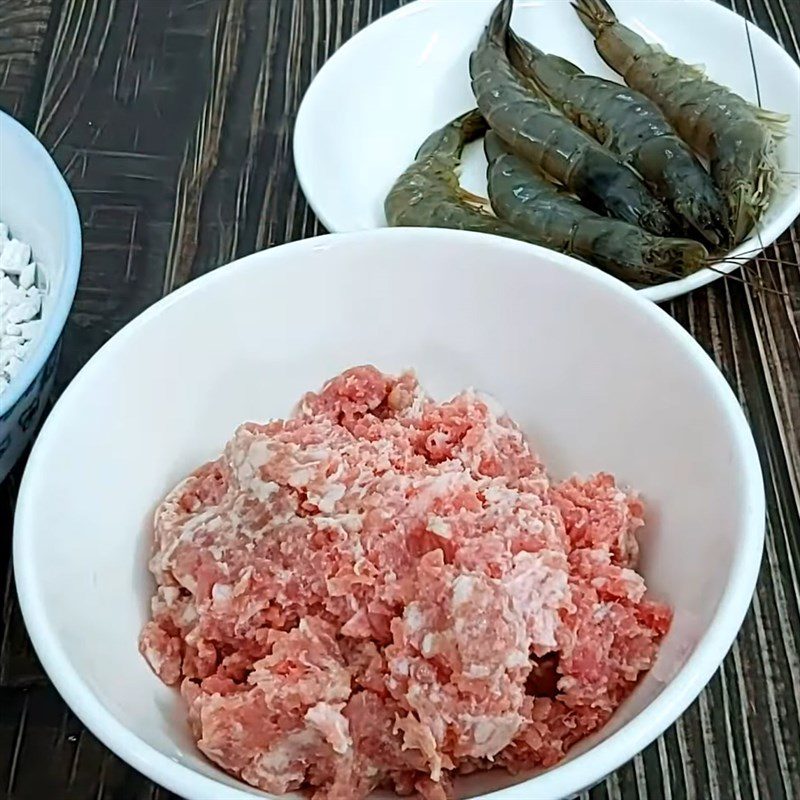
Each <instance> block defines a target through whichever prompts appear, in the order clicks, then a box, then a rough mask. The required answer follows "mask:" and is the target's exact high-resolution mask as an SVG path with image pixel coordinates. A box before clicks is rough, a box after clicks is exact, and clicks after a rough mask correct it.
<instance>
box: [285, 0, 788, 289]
mask: <svg viewBox="0 0 800 800" xmlns="http://www.w3.org/2000/svg"><path fill="white" fill-rule="evenodd" d="M482 1H483V2H485V3H487V6H488V7H489V10H491V7H492V5H493V2H496V0H482ZM441 2H442V0H413V1H412V2H410V3H407V4H406V5H403V6H400V7H399V8H396V9H395V10H394V11H390V12H389V13H388V14H385V15H384V16H382V17H379V18H378V19H376V20H373V21H372V22H371V23H370V24H369V25H367V26H365V27H364V28H362V29H361V30H359V31H358V32H357V33H355V34H354V35H353V36H351V37H350V38H349V39H348V40H347V41H346V42H344V43H343V44H342V45H341V46H340V47H338V48H337V49H336V50H335V51H334V52H333V53H331V55H330V56H329V57H328V58H327V59H326V61H325V63H324V64H323V65H322V66H321V67H320V69H319V70H318V72H317V73H316V75H314V77H313V79H312V81H311V83H310V84H309V86H308V88H307V89H306V91H305V93H304V95H303V97H302V99H301V101H300V106H299V108H298V109H297V118H296V120H295V126H294V133H293V135H292V157H293V159H294V164H295V170H296V172H297V181H298V183H299V184H300V189H301V191H302V192H303V196H304V197H305V199H306V202H307V203H308V205H309V207H310V208H311V210H312V211H313V212H314V214H315V215H316V217H317V219H318V220H319V221H320V222H321V223H322V225H323V227H324V228H325V229H326V230H328V231H330V232H331V233H348V232H354V231H355V230H356V229H355V228H354V227H353V226H352V224H350V222H349V221H348V220H347V218H346V217H347V215H346V214H345V215H342V214H341V213H340V212H339V211H337V210H335V209H331V208H328V209H322V208H320V207H319V196H320V193H319V192H318V191H317V188H316V187H317V186H318V185H319V175H320V171H319V168H318V167H319V163H320V161H319V159H318V158H317V157H316V155H315V153H314V150H313V144H314V142H315V140H316V138H317V134H316V133H315V130H316V129H315V128H313V127H312V126H311V124H310V122H308V121H307V119H306V118H307V117H309V115H310V114H311V113H312V111H311V109H313V108H314V107H315V106H316V105H317V103H318V99H317V98H318V97H325V96H329V95H330V94H331V93H333V94H335V92H336V90H337V86H336V80H335V75H336V70H338V69H339V68H340V67H341V65H342V64H344V63H347V61H348V60H349V61H352V60H353V58H355V57H356V54H357V52H358V51H357V47H358V46H359V45H360V43H361V42H362V41H363V40H364V39H365V38H367V37H369V36H374V35H376V34H378V33H379V32H381V31H383V29H384V27H390V26H391V25H392V24H394V23H396V22H397V21H398V20H399V19H402V18H405V17H407V16H411V15H414V14H421V13H424V12H426V11H428V10H430V9H431V7H433V6H436V5H438V4H440V3H441ZM683 2H684V5H685V6H691V5H693V4H701V5H704V6H706V7H710V8H713V9H714V13H717V12H719V13H721V14H722V15H723V16H724V15H731V16H733V17H736V18H737V19H738V20H739V21H740V22H741V23H742V24H743V26H744V27H745V29H746V30H747V31H748V35H749V36H750V37H752V38H753V39H759V40H762V39H763V40H765V44H766V45H767V46H770V49H771V50H773V51H774V52H775V55H776V57H778V58H779V59H780V60H781V62H782V63H783V65H784V68H785V72H786V74H787V75H791V76H792V79H793V84H792V86H791V88H790V90H789V91H791V89H792V88H793V89H794V90H795V91H798V92H800V66H799V65H798V64H797V63H796V62H795V61H794V59H793V58H792V57H791V56H790V55H789V53H788V52H786V50H785V49H784V48H783V47H782V46H781V45H780V44H779V43H778V42H777V41H776V40H775V39H774V38H773V37H772V36H770V35H769V34H768V33H767V32H766V31H764V30H762V29H761V28H760V27H758V25H756V24H754V23H752V22H750V20H747V19H745V18H744V17H743V16H741V14H737V13H736V12H735V11H733V10H731V9H729V8H726V7H725V6H723V5H720V4H719V3H718V2H716V0H683ZM487 13H488V12H487ZM487 19H488V16H487ZM476 36H477V33H476ZM332 76H333V77H332ZM620 85H621V86H624V84H620ZM464 110H465V111H466V110H467V109H464ZM798 215H800V189H798V190H796V191H793V192H791V193H787V195H786V197H785V199H784V201H783V209H782V210H781V211H780V213H779V214H778V216H777V217H776V218H775V219H774V220H772V222H771V223H770V224H769V225H767V226H761V230H756V231H753V232H751V233H750V234H749V235H748V237H747V238H746V239H745V240H744V241H743V242H741V243H740V244H738V245H736V247H734V248H733V249H732V250H731V251H730V252H729V253H726V254H725V256H724V257H721V260H720V261H719V262H718V263H717V264H715V266H714V268H713V269H712V268H710V267H704V268H703V269H700V270H697V272H694V273H692V274H691V275H686V276H685V277H683V278H676V279H675V280H671V281H665V282H663V283H659V284H656V285H654V286H645V287H644V288H642V289H639V290H638V291H639V292H640V293H641V294H642V295H643V296H644V297H647V298H648V299H650V300H652V301H653V302H654V303H664V302H667V301H668V300H672V299H674V298H676V297H681V296H682V295H684V294H688V293H689V292H692V291H694V290H695V289H700V288H702V287H703V286H706V285H708V284H709V283H713V282H714V281H716V280H718V279H719V278H723V277H725V276H726V275H730V274H731V273H734V272H735V271H736V270H738V269H740V268H741V267H742V266H743V264H745V263H749V262H750V261H754V260H755V259H756V258H757V257H758V256H759V255H761V254H762V253H763V252H765V251H766V248H767V247H771V246H772V245H773V244H775V243H776V242H777V240H778V239H779V238H780V237H781V236H782V235H783V234H784V233H785V232H786V231H787V230H788V229H789V228H790V227H791V225H792V223H793V222H794V220H795V219H796V218H797V217H798ZM384 224H385V223H384ZM358 230H374V228H359V229H358ZM766 239H769V240H770V241H769V243H768V244H766V245H763V246H762V242H763V241H764V240H766ZM531 246H534V247H535V246H536V245H531ZM754 248H755V251H754ZM744 256H746V258H744ZM594 268H595V269H598V270H599V269H600V267H594Z"/></svg>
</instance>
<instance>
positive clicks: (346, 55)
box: [294, 0, 800, 301]
mask: <svg viewBox="0 0 800 800" xmlns="http://www.w3.org/2000/svg"><path fill="white" fill-rule="evenodd" d="M497 2H498V0H417V2H415V3H410V4H409V5H406V6H403V7H402V8H400V9H398V10H397V11H394V12H392V13H391V14H388V15H387V16H385V17H383V18H382V19H380V20H378V21H377V22H375V23H373V24H372V25H370V26H368V27H367V28H365V29H364V30H363V31H361V32H360V33H358V34H357V35H356V36H354V37H353V38H352V39H350V40H349V41H348V42H347V43H346V44H345V45H344V46H343V47H342V48H340V49H339V50H338V51H337V52H336V53H335V54H334V55H333V57H332V58H331V59H330V60H329V61H328V62H327V63H326V64H325V66H324V67H323V68H322V69H321V70H320V72H319V74H318V75H317V77H316V78H315V79H314V81H313V83H312V84H311V86H310V87H309V89H308V92H307V93H306V96H305V97H304V98H303V102H302V104H301V106H300V110H299V112H298V115H297V125H296V127H295V134H294V160H295V166H296V168H297V175H298V177H299V180H300V185H301V186H302V188H303V192H304V193H305V196H306V198H307V199H308V202H309V204H310V205H311V207H312V208H313V210H314V212H315V213H316V215H317V216H318V217H319V219H320V220H321V222H322V224H323V225H324V226H325V227H326V228H327V229H328V230H330V231H337V232H341V231H355V230H365V229H369V228H379V227H383V226H384V225H386V218H385V216H384V213H383V201H384V198H385V197H386V194H387V192H388V191H389V189H390V188H391V186H392V184H393V183H394V181H395V179H396V178H397V177H398V176H399V175H400V173H402V171H403V170H404V169H405V168H406V167H407V166H408V165H409V164H410V163H411V162H412V161H413V160H414V155H415V153H416V151H417V149H418V148H419V146H420V145H421V144H422V142H423V140H424V139H425V138H426V137H427V136H428V134H429V133H431V132H432V131H434V130H435V129H437V128H439V127H440V126H442V125H444V124H445V123H447V122H448V121H450V120H451V119H452V118H453V117H455V116H456V115H457V114H460V113H462V112H464V111H467V110H468V109H470V108H473V107H474V106H475V99H474V97H473V94H472V90H471V89H470V81H469V66H468V64H469V54H470V52H471V51H472V50H473V48H474V47H475V45H476V44H477V42H478V38H479V36H480V34H481V32H482V31H483V29H484V27H485V25H486V23H487V21H488V19H489V16H490V15H491V12H492V9H493V8H494V7H495V6H496V5H497ZM611 5H612V6H613V7H614V9H615V10H616V11H617V12H618V14H619V17H620V20H621V21H622V22H623V23H625V24H626V25H629V26H630V27H632V28H633V29H634V30H636V31H638V32H639V33H641V34H642V35H643V36H644V37H645V38H647V39H648V40H650V41H653V42H658V43H660V44H662V45H663V46H664V47H665V48H666V49H667V50H668V51H669V52H671V53H673V54H674V55H676V56H678V57H680V58H683V59H685V60H687V61H688V62H689V63H690V64H703V65H705V67H706V68H707V72H708V75H709V76H710V77H711V78H713V79H714V80H716V81H719V82H720V83H723V84H725V85H727V86H730V87H731V88H732V89H733V90H734V91H736V92H739V93H740V94H741V95H742V96H743V97H745V98H747V99H748V100H753V101H755V100H756V99H757V98H758V91H757V89H756V82H755V79H754V73H753V66H752V63H755V66H756V70H757V75H758V83H759V87H760V92H761V101H762V104H763V106H764V107H765V108H769V109H772V110H774V111H781V112H784V113H787V114H790V115H791V121H790V125H789V135H788V136H787V137H786V139H784V140H783V142H781V144H780V147H779V161H780V164H781V168H782V170H784V171H785V174H784V175H783V176H782V184H781V187H780V190H779V191H778V193H777V194H776V196H775V197H774V198H773V200H772V204H771V206H770V208H769V209H768V211H767V213H766V214H765V216H764V219H763V220H762V223H761V230H760V231H759V233H758V235H753V236H751V237H750V238H749V239H748V240H746V241H745V242H743V243H742V244H741V245H739V247H737V248H736V249H735V250H734V251H733V252H732V255H733V256H740V255H741V254H743V253H747V254H749V255H750V256H751V257H752V256H753V255H755V253H757V252H758V250H759V249H761V248H762V247H765V246H767V245H769V244H771V243H772V242H774V241H775V240H776V239H777V238H778V236H780V235H781V233H783V232H784V231H785V230H786V229H787V228H788V227H789V226H790V225H791V224H792V222H793V221H794V219H795V218H796V217H797V215H798V214H800V188H798V175H800V68H798V66H797V64H796V63H795V62H794V61H793V60H792V58H791V57H790V56H789V55H788V54H787V53H786V52H785V51H784V50H783V49H782V48H781V47H780V45H778V44H777V43H776V42H774V41H773V40H772V39H771V38H770V37H769V36H767V34H765V33H764V32H763V31H762V30H760V29H759V28H757V27H756V26H755V25H750V24H748V23H746V22H745V20H744V19H743V18H742V17H740V16H738V15H736V14H734V13H732V12H731V11H729V10H728V9H726V8H723V7H722V6H721V5H719V3H717V2H714V0H681V1H680V2H679V0H611ZM511 22H512V25H513V27H514V29H515V30H516V31H517V32H518V33H519V34H520V35H522V36H524V37H525V38H527V39H529V40H530V41H531V42H533V44H535V45H537V46H539V47H540V48H542V49H543V50H545V51H547V52H550V53H555V54H557V55H560V56H563V57H565V58H568V59H569V60H571V61H573V62H575V63H576V64H578V65H579V66H580V67H582V68H583V69H585V70H586V71H587V72H590V73H592V74H595V75H601V76H603V77H606V78H611V79H612V80H620V78H619V76H618V75H616V74H615V73H613V72H612V71H611V70H610V69H609V68H608V67H607V66H606V65H605V63H604V62H603V60H602V59H601V58H600V56H598V55H597V53H596V52H595V49H594V42H593V40H592V37H591V36H590V35H589V33H588V32H587V31H586V30H585V28H584V27H583V25H582V24H581V23H580V21H579V19H578V17H577V15H576V13H575V11H574V10H573V9H572V7H571V5H570V3H569V0H516V2H515V4H514V15H513V17H512V20H511ZM748 31H749V36H750V41H751V42H752V47H753V58H752V62H751V58H750V50H749V45H748ZM462 184H463V185H464V186H466V187H467V188H468V189H471V190H472V191H474V192H476V193H477V194H479V195H482V196H484V197H485V196H486V159H485V158H484V155H483V149H482V146H481V144H480V143H477V144H475V145H472V146H470V147H469V148H468V149H467V151H466V153H465V158H464V165H463V173H462ZM738 261H739V262H741V258H739V260H738ZM738 266H739V264H738V263H737V262H725V263H723V264H719V265H717V267H716V269H717V270H719V271H724V272H730V271H732V270H734V269H737V268H738ZM719 271H711V270H708V269H705V270H701V271H699V272H697V273H695V274H694V275H690V276H689V277H686V278H683V279H681V280H678V281H671V282H669V283H665V284H662V285H660V286H654V287H648V288H646V289H642V293H643V294H644V295H645V296H646V297H649V298H650V299H651V300H656V301H662V300H667V299H670V298H672V297H676V296H678V295H681V294H684V293H685V292H688V291H691V290H692V289H696V288H698V287H700V286H703V285H704V284H707V283H709V282H710V281H713V280H715V279H716V278H718V277H719V276H720V275H719Z"/></svg>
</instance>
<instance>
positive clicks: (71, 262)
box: [0, 111, 81, 417]
mask: <svg viewBox="0 0 800 800" xmlns="http://www.w3.org/2000/svg"><path fill="white" fill-rule="evenodd" d="M6 128H7V130H5V129H6ZM0 129H2V130H3V132H4V133H5V134H10V135H11V136H15V137H17V138H18V139H19V140H20V141H22V142H23V146H24V147H27V148H28V149H29V150H30V151H31V152H32V153H33V155H34V157H36V158H38V159H39V160H40V161H41V162H42V163H43V164H44V166H45V169H46V170H47V171H48V173H49V175H50V177H51V178H52V179H53V182H54V184H55V187H56V191H57V192H58V194H59V195H60V196H61V203H62V206H63V208H64V214H65V222H66V226H67V238H66V242H65V248H64V274H63V276H62V279H61V284H60V286H59V290H58V292H57V293H56V295H55V298H54V301H55V302H54V303H53V305H52V307H51V309H50V311H49V313H48V314H47V319H46V320H45V324H44V330H43V331H42V333H41V335H40V337H39V339H38V341H37V342H35V344H34V348H33V352H32V353H31V354H30V356H29V357H27V358H26V359H25V360H24V361H23V362H22V368H21V369H20V371H19V372H18V373H17V374H16V375H15V376H14V378H13V379H12V380H11V382H10V383H9V385H8V387H7V388H6V389H5V391H4V392H3V393H2V394H0V417H3V416H4V415H5V414H6V412H7V411H9V410H10V409H11V408H13V407H14V405H15V404H16V403H17V401H18V400H19V399H20V397H22V396H23V395H24V394H25V392H26V391H27V390H28V388H29V387H30V385H31V384H32V383H33V382H34V380H36V376H37V375H38V374H39V372H41V370H42V368H43V367H44V365H45V362H46V361H47V359H48V358H49V357H50V354H51V353H52V352H53V350H54V349H55V347H56V344H57V342H58V340H59V339H60V338H61V334H62V332H63V330H64V326H65V325H66V322H67V317H68V316H69V311H70V309H71V308H72V303H73V301H74V299H75V293H76V291H77V289H78V278H79V277H80V272H81V221H80V217H79V215H78V207H77V205H76V204H75V198H74V197H73V196H72V192H70V190H69V186H68V185H67V182H66V180H65V179H64V176H63V175H62V174H61V171H60V170H59V168H58V166H57V165H56V162H55V161H54V160H53V158H52V156H51V155H50V153H48V151H47V149H46V148H45V146H44V145H43V144H42V143H41V142H40V141H39V140H38V139H37V138H36V136H34V134H32V133H31V132H30V131H29V130H28V129H27V128H26V127H25V126H24V125H23V124H22V123H21V122H18V121H17V120H15V119H14V117H12V116H11V115H10V114H7V113H5V112H4V111H0Z"/></svg>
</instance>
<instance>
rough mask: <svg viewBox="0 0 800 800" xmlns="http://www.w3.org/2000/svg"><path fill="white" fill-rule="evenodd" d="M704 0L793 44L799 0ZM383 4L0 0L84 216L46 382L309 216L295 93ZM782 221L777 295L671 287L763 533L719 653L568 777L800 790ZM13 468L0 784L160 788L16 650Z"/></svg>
mask: <svg viewBox="0 0 800 800" xmlns="http://www.w3.org/2000/svg"><path fill="white" fill-rule="evenodd" d="M723 2H724V4H725V5H727V6H729V7H733V8H734V9H735V10H737V11H738V12H739V13H741V14H742V15H744V16H746V17H747V18H748V19H751V20H755V21H756V23H757V24H759V25H760V26H761V27H762V28H763V29H764V30H766V31H767V32H768V33H769V34H770V35H771V36H773V37H774V38H775V39H777V40H778V41H779V42H780V43H781V44H782V45H783V46H784V47H785V48H786V49H787V50H788V52H789V53H790V54H791V55H792V56H793V57H794V58H795V59H797V58H798V57H799V56H800V50H799V49H798V39H800V0H723ZM401 3H402V0H0V107H2V108H3V109H4V110H6V111H8V112H10V113H11V114H13V115H14V116H15V117H17V118H18V119H20V120H21V121H22V122H24V123H25V124H26V125H27V126H28V127H29V128H31V129H32V130H34V131H35V132H36V134H37V135H38V136H39V137H40V138H41V140H42V141H43V142H44V143H45V145H46V146H47V147H48V148H49V149H50V151H51V152H52V153H53V155H54V157H55V159H56V161H57V162H58V164H59V166H60V167H61V168H62V169H63V171H64V172H65V174H66V176H67V180H68V181H69V183H70V185H71V187H72V190H73V192H74V193H75V196H76V198H77V201H78V205H79V207H80V212H81V216H82V219H83V233H84V260H83V275H82V278H81V284H80V287H79V289H78V295H77V299H76V302H75V306H74V308H73V310H72V315H71V317H70V320H69V324H68V326H67V329H66V340H65V346H64V354H63V358H62V362H61V367H60V373H59V387H60V388H63V387H64V386H65V385H66V383H67V382H68V381H69V380H70V378H72V376H73V375H74V374H75V373H76V372H77V370H78V369H79V368H80V367H81V366H82V365H83V364H84V362H85V361H86V360H87V359H88V358H89V356H91V354H92V353H93V352H94V351H95V350H96V349H97V348H98V347H99V346H100V345H101V344H102V343H103V342H104V341H105V340H106V339H108V338H109V337H110V336H111V335H112V334H113V333H114V332H115V331H117V330H118V329H119V328H120V327H121V326H122V325H123V324H125V323H126V322H127V321H128V320H130V319H131V318H132V317H133V316H134V315H136V314H138V313H139V312H140V311H141V310H142V309H144V308H146V307H147V306H148V305H150V304H151V303H152V302H153V301H155V300H157V299H158V298H159V297H161V296H162V295H163V294H165V293H167V292H169V291H171V290H172V289H174V288H175V287H177V286H179V285H181V284H182V283H185V282H186V281H188V280H190V279H191V278H193V277H195V276H197V275H200V274H202V273H204V272H207V271H208V270H210V269H213V268H214V267H216V266H217V265H219V264H222V263H225V262H227V261H230V260H232V259H234V258H237V257H239V256H242V255H244V254H246V253H250V252H252V251H253V250H258V249H261V248H264V247H269V246H270V245H273V244H279V243H281V242H285V241H288V240H291V239H299V238H302V237H306V236H312V235H314V234H316V233H319V232H320V231H321V227H320V226H319V224H318V223H317V222H316V220H315V219H314V217H313V215H312V213H311V212H310V211H309V209H308V207H307V206H306V203H305V201H304V199H303V196H302V194H301V193H300V190H299V188H298V185H297V181H296V179H295V173H294V167H293V164H292V157H291V137H292V126H293V121H294V118H295V113H296V111H297V107H298V104H299V102H300V99H301V97H302V95H303V92H304V91H305V88H306V87H307V86H308V84H309V82H310V80H311V78H312V76H313V75H314V74H315V72H316V71H317V70H318V69H319V67H320V66H321V65H322V63H323V62H324V61H325V59H326V58H328V56H329V55H330V54H331V53H333V51H334V50H335V49H336V48H337V47H339V45H341V44H342V42H344V41H345V40H346V39H347V38H348V37H350V36H351V35H352V34H353V33H355V32H356V31H358V30H359V29H360V28H362V27H364V26H365V25H367V24H368V23H369V22H371V21H372V20H373V19H375V18H377V17H379V16H381V15H382V14H385V13H387V12H388V11H391V10H392V9H393V8H395V7H396V6H398V5H400V4H401ZM709 35H710V36H713V32H711V31H710V32H709ZM746 57H747V55H746V54H744V53H743V54H742V58H746ZM799 236H800V226H797V225H795V227H794V228H793V230H792V231H791V232H790V233H788V234H786V235H785V236H784V237H783V238H782V240H781V246H780V247H771V248H769V252H768V257H769V258H770V259H774V260H775V263H772V264H769V265H768V264H767V262H766V261H763V260H762V261H760V262H759V263H758V264H757V269H758V271H759V272H760V273H761V275H762V279H763V281H764V282H765V283H767V282H774V284H775V285H776V286H778V287H780V289H781V290H782V292H783V293H784V296H781V295H779V294H775V293H765V292H762V291H757V290H755V289H753V288H751V287H747V286H744V285H742V284H741V283H737V282H735V281H730V280H729V281H718V282H716V283H715V284H714V285H713V286H711V287H710V288H708V289H704V290H701V291H698V292H695V293H694V294H692V295H691V296H689V297H684V298H681V299H680V300H677V301H675V302H673V303H671V304H670V305H669V311H670V312H671V313H672V314H673V315H674V316H675V317H676V318H677V319H678V320H679V321H680V322H681V323H682V324H683V325H685V326H686V327H687V328H688V329H689V330H690V331H691V333H692V334H693V335H694V336H695V337H696V338H697V339H698V341H699V342H700V343H701V344H702V345H703V346H704V347H705V348H706V349H707V350H708V351H709V353H711V354H712V356H713V357H714V359H715V360H716V362H717V364H718V365H719V366H720V368H721V369H722V370H723V371H724V372H725V374H726V375H727V377H728V378H729V380H730V382H731V384H732V385H733V387H734V389H735V390H736V392H737V393H738V396H739V398H740V399H741V402H742V405H743V406H744V407H745V409H746V412H747V414H748V417H749V419H750V422H751V424H752V427H753V430H754V432H755V437H756V441H757V442H758V446H759V451H760V455H761V459H762V464H763V467H764V475H765V479H766V490H767V499H768V505H769V526H768V532H767V546H766V551H765V555H764V562H763V566H762V570H761V578H760V581H759V584H758V590H757V592H756V596H755V599H754V602H753V606H752V608H751V611H750V613H749V615H748V617H747V620H746V622H745V624H744V627H743V628H742V631H741V633H740V635H739V637H738V639H737V641H736V644H735V645H734V647H733V649H732V651H731V653H730V654H729V655H728V657H727V659H726V660H725V663H724V665H723V667H722V669H721V670H720V671H719V672H718V674H717V675H716V677H715V678H714V679H713V680H712V681H711V683H710V685H709V686H708V688H707V689H706V691H705V692H704V693H703V694H702V695H701V697H700V699H699V700H698V701H697V702H696V703H694V705H693V706H692V707H691V708H690V709H689V711H687V713H686V714H684V716H683V717H682V718H681V719H680V720H679V721H678V723H677V724H675V725H674V726H672V728H670V729H669V730H668V731H667V732H666V734H665V735H664V736H663V737H662V738H661V739H659V740H658V741H657V742H656V743H654V744H653V745H651V746H650V747H649V748H647V750H645V751H644V753H642V754H641V755H640V756H637V757H636V758H635V759H634V760H633V761H632V762H631V763H629V764H627V765H625V766H624V767H623V768H622V769H620V770H619V771H618V772H617V773H616V774H614V775H612V776H611V777H609V778H608V779H607V780H606V781H605V783H604V784H601V785H600V786H599V787H597V788H595V789H594V790H593V791H591V792H589V793H586V796H590V797H592V798H606V797H607V798H612V799H614V800H619V799H620V798H640V799H641V800H645V799H646V798H652V799H653V800H655V798H666V799H667V800H672V799H673V798H674V800H681V799H682V798H689V800H691V799H692V798H713V800H733V798H754V799H755V798H760V800H781V798H800V719H799V718H800V655H799V654H800V518H799V515H798V511H799V510H800V442H798V432H800V337H799V336H798V326H799V325H800V271H799V270H798V268H797V267H796V266H795V265H796V264H797V262H798V260H800V246H799V245H798V237H799ZM781 259H783V260H784V261H787V262H788V261H791V262H793V265H789V264H786V263H783V262H782V261H781ZM20 475H21V465H20V468H19V469H17V470H16V471H15V473H14V474H13V475H12V476H11V477H10V478H9V479H8V480H7V481H6V482H5V483H4V484H3V485H2V486H0V575H2V576H3V586H4V589H3V594H2V616H1V617H0V798H8V799H9V800H11V798H13V799H14V800H62V799H63V800H89V799H90V798H91V799H92V800H146V799H149V800H167V798H169V797H173V796H172V795H170V794H169V793H168V792H166V791H165V790H163V789H159V788H158V787H157V786H154V785H153V784H152V783H151V782H150V781H148V780H147V779H145V778H144V777H142V776H141V775H139V774H138V773H136V772H134V771H133V770H132V769H130V768H129V767H127V766H126V765H125V764H124V763H123V762H122V761H120V760H119V759H118V758H116V757H115V756H114V755H112V754H111V753H110V752H108V751H107V750H106V749H105V748H104V747H103V746H102V745H101V744H99V742H98V741H97V740H96V739H95V738H94V737H93V736H92V735H91V734H90V733H89V732H88V731H87V730H86V729H85V728H84V727H83V726H82V725H81V724H80V722H79V721H78V720H77V719H76V718H75V717H74V716H73V714H72V713H71V712H70V711H69V710H68V709H67V707H66V706H65V705H64V703H63V702H62V701H61V699H60V697H59V696H58V694H57V693H56V692H55V690H54V689H53V687H52V686H51V685H50V683H49V681H48V680H47V678H46V677H45V675H44V673H43V671H42V669H41V667H40V666H39V664H38V663H37V660H36V657H35V656H34V654H33V652H32V649H31V647H30V644H29V642H28V640H27V636H26V634H25V628H24V626H23V623H22V619H21V617H20V614H19V609H18V606H17V601H16V598H15V594H14V584H13V578H12V573H11V564H10V550H11V535H10V534H11V524H12V516H13V511H14V500H15V497H16V492H17V486H18V481H19V478H20ZM532 800H535V798H532Z"/></svg>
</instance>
